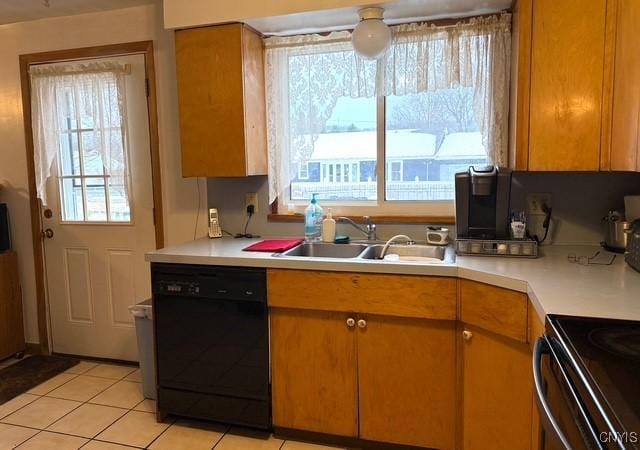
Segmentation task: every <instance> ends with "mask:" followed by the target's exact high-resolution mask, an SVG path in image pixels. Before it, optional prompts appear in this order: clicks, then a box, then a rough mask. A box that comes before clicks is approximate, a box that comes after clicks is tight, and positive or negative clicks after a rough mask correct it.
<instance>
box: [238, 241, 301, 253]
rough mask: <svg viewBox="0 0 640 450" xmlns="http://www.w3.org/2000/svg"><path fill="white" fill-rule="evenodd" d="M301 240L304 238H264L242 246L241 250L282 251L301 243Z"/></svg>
mask: <svg viewBox="0 0 640 450" xmlns="http://www.w3.org/2000/svg"><path fill="white" fill-rule="evenodd" d="M303 241H304V239H265V240H264V241H260V242H256V243H255V244H253V245H250V246H248V247H245V248H243V249H242V251H245V252H270V253H282V252H286V251H287V250H289V249H292V248H293V247H295V246H297V245H299V244H301V243H302V242H303Z"/></svg>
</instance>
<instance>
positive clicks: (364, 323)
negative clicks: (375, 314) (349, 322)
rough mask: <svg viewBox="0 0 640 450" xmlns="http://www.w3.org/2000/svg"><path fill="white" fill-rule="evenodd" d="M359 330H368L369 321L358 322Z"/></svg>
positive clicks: (361, 320)
mask: <svg viewBox="0 0 640 450" xmlns="http://www.w3.org/2000/svg"><path fill="white" fill-rule="evenodd" d="M358 328H367V321H366V320H364V319H360V320H358Z"/></svg>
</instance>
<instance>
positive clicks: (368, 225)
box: [338, 216, 378, 241]
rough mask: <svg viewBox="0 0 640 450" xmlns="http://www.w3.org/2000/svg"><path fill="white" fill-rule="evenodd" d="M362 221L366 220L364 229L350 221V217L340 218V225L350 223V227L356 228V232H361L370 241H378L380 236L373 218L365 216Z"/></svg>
mask: <svg viewBox="0 0 640 450" xmlns="http://www.w3.org/2000/svg"><path fill="white" fill-rule="evenodd" d="M362 219H363V220H364V225H365V226H364V227H363V226H360V225H358V224H357V223H355V222H354V221H353V220H351V219H349V218H348V217H344V216H341V217H338V222H340V223H348V224H349V225H351V226H352V227H354V228H355V229H356V230H358V231H360V232H361V233H364V234H366V235H367V240H368V241H376V240H378V236H377V234H376V224H375V223H373V222H372V221H371V217H369V216H364V217H363V218H362Z"/></svg>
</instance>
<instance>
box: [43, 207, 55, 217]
mask: <svg viewBox="0 0 640 450" xmlns="http://www.w3.org/2000/svg"><path fill="white" fill-rule="evenodd" d="M44 217H45V218H47V219H51V218H52V217H53V211H51V210H50V209H49V208H47V209H45V210H44Z"/></svg>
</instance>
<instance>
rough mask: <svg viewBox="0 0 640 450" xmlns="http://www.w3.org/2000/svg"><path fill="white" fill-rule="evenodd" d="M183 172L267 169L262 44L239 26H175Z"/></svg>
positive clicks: (190, 174)
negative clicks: (181, 27)
mask: <svg viewBox="0 0 640 450" xmlns="http://www.w3.org/2000/svg"><path fill="white" fill-rule="evenodd" d="M175 40H176V72H177V79H178V97H179V106H180V143H181V147H182V175H183V176H185V177H242V176H248V175H265V174H266V173H267V140H266V111H265V109H266V106H265V87H264V70H263V67H264V63H263V45H262V40H261V38H260V36H259V35H258V34H257V33H256V32H254V31H253V30H252V29H250V28H249V27H247V26H246V25H243V24H229V25H218V26H211V27H203V28H193V29H188V30H179V31H176V33H175Z"/></svg>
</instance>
